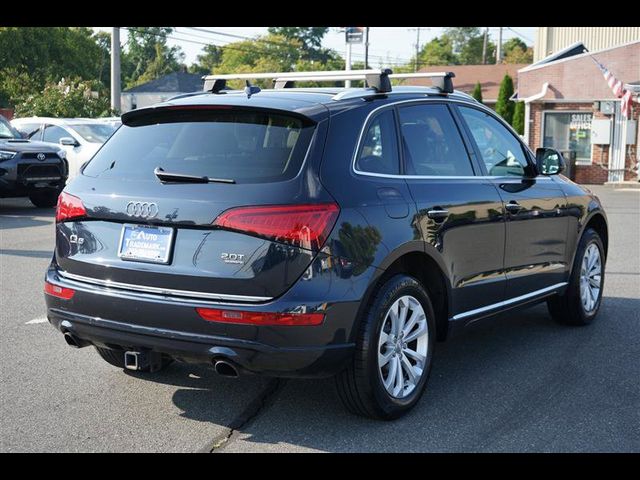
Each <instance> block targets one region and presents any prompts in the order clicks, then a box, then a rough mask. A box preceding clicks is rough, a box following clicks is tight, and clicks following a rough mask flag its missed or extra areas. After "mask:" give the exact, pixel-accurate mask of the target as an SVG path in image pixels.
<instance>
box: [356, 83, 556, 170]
mask: <svg viewBox="0 0 640 480" xmlns="http://www.w3.org/2000/svg"><path fill="white" fill-rule="evenodd" d="M398 93H400V92H398ZM438 100H443V99H442V98H427V97H425V98H413V99H409V100H401V101H399V102H389V103H385V104H384V105H380V106H379V107H377V108H374V109H373V110H371V111H370V112H369V114H368V115H367V117H366V118H365V119H364V122H363V123H362V127H361V128H360V135H359V136H358V141H357V143H356V148H355V150H354V152H353V157H352V159H351V171H352V172H353V173H355V174H356V175H361V176H365V177H378V178H394V179H403V180H405V179H408V180H497V179H505V180H509V179H511V180H518V179H523V178H527V177H518V176H506V177H505V176H490V175H465V176H463V175H451V176H440V175H399V174H398V175H396V174H387V173H374V172H365V171H362V170H358V169H357V168H356V162H357V161H358V152H359V151H360V147H361V146H362V142H363V138H364V135H365V133H366V132H365V129H366V128H367V126H369V122H370V121H371V118H372V117H373V116H374V115H376V114H377V113H378V112H379V111H380V110H383V109H385V108H393V107H395V106H397V105H403V104H406V103H430V102H429V101H434V102H437V101H438ZM446 103H460V104H462V105H470V106H472V107H476V108H477V109H478V110H488V108H487V107H484V106H483V105H481V104H478V103H477V102H469V101H466V100H463V99H452V98H448V99H447V100H446ZM454 121H455V118H454ZM518 141H520V142H521V143H522V141H521V140H519V139H518ZM533 178H535V179H536V180H541V179H543V178H544V179H545V180H549V179H550V178H551V177H549V176H540V175H538V176H537V177H533Z"/></svg>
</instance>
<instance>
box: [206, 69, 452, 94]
mask: <svg viewBox="0 0 640 480" xmlns="http://www.w3.org/2000/svg"><path fill="white" fill-rule="evenodd" d="M453 77H455V74H454V73H453V72H417V73H395V74H394V73H393V71H392V70H391V69H389V68H382V69H373V70H321V71H315V72H280V73H237V74H223V75H207V76H205V77H203V78H204V90H205V91H208V92H212V93H220V91H222V90H223V89H224V88H226V85H227V80H257V79H262V78H266V79H273V81H274V85H275V87H276V88H290V87H291V86H293V82H310V81H314V82H328V81H342V80H365V81H366V83H367V85H368V86H369V87H370V88H373V89H375V91H376V92H377V93H387V92H390V91H391V81H390V80H391V79H405V78H431V79H432V82H433V86H434V87H436V88H438V89H440V91H441V92H442V93H453V82H452V81H451V79H452V78H453Z"/></svg>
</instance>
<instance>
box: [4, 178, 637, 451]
mask: <svg viewBox="0 0 640 480" xmlns="http://www.w3.org/2000/svg"><path fill="white" fill-rule="evenodd" d="M593 190H594V191H595V192H596V193H597V194H598V195H599V196H600V198H601V199H602V201H603V203H604V205H605V208H606V211H607V214H608V217H609V228H610V248H609V252H610V254H609V259H608V262H607V268H606V281H605V291H604V295H605V299H604V303H603V306H602V310H601V312H600V316H599V318H598V319H597V321H596V323H594V324H593V325H591V326H589V327H584V328H571V327H563V326H559V325H556V324H554V323H553V322H552V321H551V320H550V318H549V317H548V316H547V312H546V307H545V306H544V305H539V306H536V307H534V308H531V309H529V310H526V311H523V312H519V313H512V314H508V315H503V316H501V317H498V318H495V319H492V320H490V321H484V322H478V323H477V324H475V325H474V326H472V327H470V328H469V329H468V331H467V332H465V333H464V334H462V335H460V336H458V337H456V338H454V339H452V340H451V341H449V342H446V343H439V344H437V345H436V352H435V356H434V366H433V370H432V376H431V380H430V383H429V386H428V389H427V392H426V394H425V396H424V397H423V399H422V401H421V402H420V404H419V405H418V407H417V408H415V409H414V410H413V411H412V412H411V413H410V414H409V415H407V416H406V417H404V418H402V419H401V420H399V421H396V422H391V423H387V422H379V421H371V420H366V419H362V418H359V417H355V416H352V415H350V414H348V413H346V411H345V410H344V409H343V407H342V405H341V404H340V401H339V399H338V397H337V394H336V393H335V389H334V386H333V381H332V380H331V379H327V380H315V381H298V380H287V381H279V380H273V379H265V378H261V377H242V378H239V379H227V378H223V377H219V376H217V375H216V374H215V373H214V372H213V370H209V369H206V368H199V367H193V366H187V365H184V364H175V363H174V364H172V365H171V366H170V367H169V368H168V369H167V370H165V371H163V372H160V373H156V374H152V375H143V374H136V373H125V372H123V371H120V370H118V369H116V368H114V367H112V366H110V365H108V364H107V363H105V362H104V361H103V360H102V359H100V357H99V356H98V355H97V353H96V352H95V351H94V350H93V349H92V348H84V349H80V350H75V349H72V348H69V347H68V346H67V345H66V344H65V342H64V340H63V338H62V335H60V334H59V333H58V332H57V331H55V330H54V329H53V328H52V327H51V326H50V325H49V324H48V322H47V321H46V319H45V304H44V299H43V293H42V286H43V275H44V271H45V269H46V267H47V265H48V263H49V260H50V257H51V252H52V249H53V238H54V229H53V227H54V219H53V210H52V209H50V210H47V209H36V208H33V207H32V206H31V204H30V203H29V201H28V200H26V199H5V200H0V227H1V228H0V312H1V314H0V322H1V325H2V337H1V339H0V345H1V348H0V378H1V389H0V404H1V408H2V412H1V416H0V425H1V439H0V451H2V452H19V451H44V452H57V451H153V452H169V451H171V452H173V451H177V452H206V451H214V452H216V453H224V452H257V451H259V452H303V451H328V452H349V451H358V452H360V451H367V452H368V451H374V452H396V451H398V452H399V451H406V452H452V451H453V452H459V451H472V452H486V451H489V452H503V451H507V452H510V451H524V452H639V451H640V243H639V242H640V190H631V189H618V190H614V189H612V188H609V187H593Z"/></svg>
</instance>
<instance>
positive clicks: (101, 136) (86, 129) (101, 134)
mask: <svg viewBox="0 0 640 480" xmlns="http://www.w3.org/2000/svg"><path fill="white" fill-rule="evenodd" d="M69 127H71V128H73V129H74V130H75V131H76V132H77V133H78V135H80V136H81V137H82V138H84V139H85V140H86V141H87V142H91V143H104V142H106V141H107V139H108V138H109V137H110V136H111V135H112V134H113V132H115V130H116V127H114V126H113V125H109V124H99V125H92V124H88V123H83V124H79V125H69Z"/></svg>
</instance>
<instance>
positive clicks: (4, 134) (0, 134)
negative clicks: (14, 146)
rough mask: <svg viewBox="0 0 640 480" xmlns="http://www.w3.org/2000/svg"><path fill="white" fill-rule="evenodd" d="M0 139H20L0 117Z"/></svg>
mask: <svg viewBox="0 0 640 480" xmlns="http://www.w3.org/2000/svg"><path fill="white" fill-rule="evenodd" d="M0 138H22V137H21V136H20V134H19V133H18V131H17V130H15V129H14V128H13V127H12V126H11V124H10V123H9V122H7V121H6V120H5V119H4V118H2V117H0Z"/></svg>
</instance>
